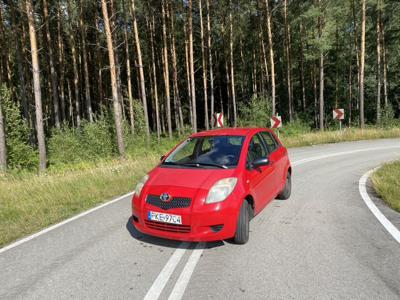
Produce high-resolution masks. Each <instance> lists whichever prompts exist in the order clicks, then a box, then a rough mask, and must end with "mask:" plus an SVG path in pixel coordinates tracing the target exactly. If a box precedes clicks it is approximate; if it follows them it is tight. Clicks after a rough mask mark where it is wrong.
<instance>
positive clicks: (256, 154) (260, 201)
mask: <svg viewBox="0 0 400 300" xmlns="http://www.w3.org/2000/svg"><path fill="white" fill-rule="evenodd" d="M267 156H268V151H267V148H266V146H265V143H264V141H263V140H262V137H261V136H260V135H259V134H258V133H257V134H256V135H254V136H253V137H252V139H251V141H250V143H249V147H248V149H247V162H246V163H247V164H246V165H247V166H246V173H247V184H249V190H250V193H251V195H252V196H253V198H254V202H255V214H257V213H258V212H260V211H261V210H262V209H263V208H264V206H265V205H266V204H267V203H268V202H269V201H270V200H271V199H273V198H274V196H275V195H274V192H275V188H274V186H273V182H272V181H273V178H274V176H275V174H274V173H275V170H274V168H273V167H272V166H270V165H267V166H262V167H259V168H252V167H251V163H252V162H253V161H254V160H255V159H257V158H261V157H267Z"/></svg>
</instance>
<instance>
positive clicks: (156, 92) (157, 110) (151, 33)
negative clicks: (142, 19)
mask: <svg viewBox="0 0 400 300" xmlns="http://www.w3.org/2000/svg"><path fill="white" fill-rule="evenodd" d="M154 23H155V22H154V15H153V16H152V21H151V23H150V45H151V65H152V71H153V83H154V101H155V109H156V127H157V141H158V142H160V135H161V127H160V110H159V109H160V108H159V104H158V86H157V70H156V59H155V55H154V26H155V25H154Z"/></svg>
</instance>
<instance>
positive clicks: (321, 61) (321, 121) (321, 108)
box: [318, 0, 324, 131]
mask: <svg viewBox="0 0 400 300" xmlns="http://www.w3.org/2000/svg"><path fill="white" fill-rule="evenodd" d="M318 3H319V8H320V14H321V15H320V16H319V18H318V23H319V24H318V27H319V38H320V39H321V38H322V30H323V26H324V24H323V22H324V20H323V16H322V7H321V0H318ZM319 129H320V130H321V131H323V130H324V51H323V49H320V55H319Z"/></svg>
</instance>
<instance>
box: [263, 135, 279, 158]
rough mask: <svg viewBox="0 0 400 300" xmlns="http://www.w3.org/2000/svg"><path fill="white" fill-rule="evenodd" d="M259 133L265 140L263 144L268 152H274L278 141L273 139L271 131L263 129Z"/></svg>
mask: <svg viewBox="0 0 400 300" xmlns="http://www.w3.org/2000/svg"><path fill="white" fill-rule="evenodd" d="M261 135H262V137H263V139H264V141H265V144H266V145H267V147H268V151H269V153H271V152H274V151H275V150H276V149H278V147H279V143H278V142H277V141H276V140H275V138H274V137H273V136H272V134H271V133H269V132H266V131H264V132H261Z"/></svg>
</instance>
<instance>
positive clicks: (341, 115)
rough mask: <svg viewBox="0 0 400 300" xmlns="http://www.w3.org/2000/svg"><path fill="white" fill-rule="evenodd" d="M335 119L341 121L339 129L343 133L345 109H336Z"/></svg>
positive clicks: (333, 112)
mask: <svg viewBox="0 0 400 300" xmlns="http://www.w3.org/2000/svg"><path fill="white" fill-rule="evenodd" d="M332 114H333V119H334V120H339V128H340V131H342V120H343V119H344V109H343V108H335V109H334V110H333V111H332Z"/></svg>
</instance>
